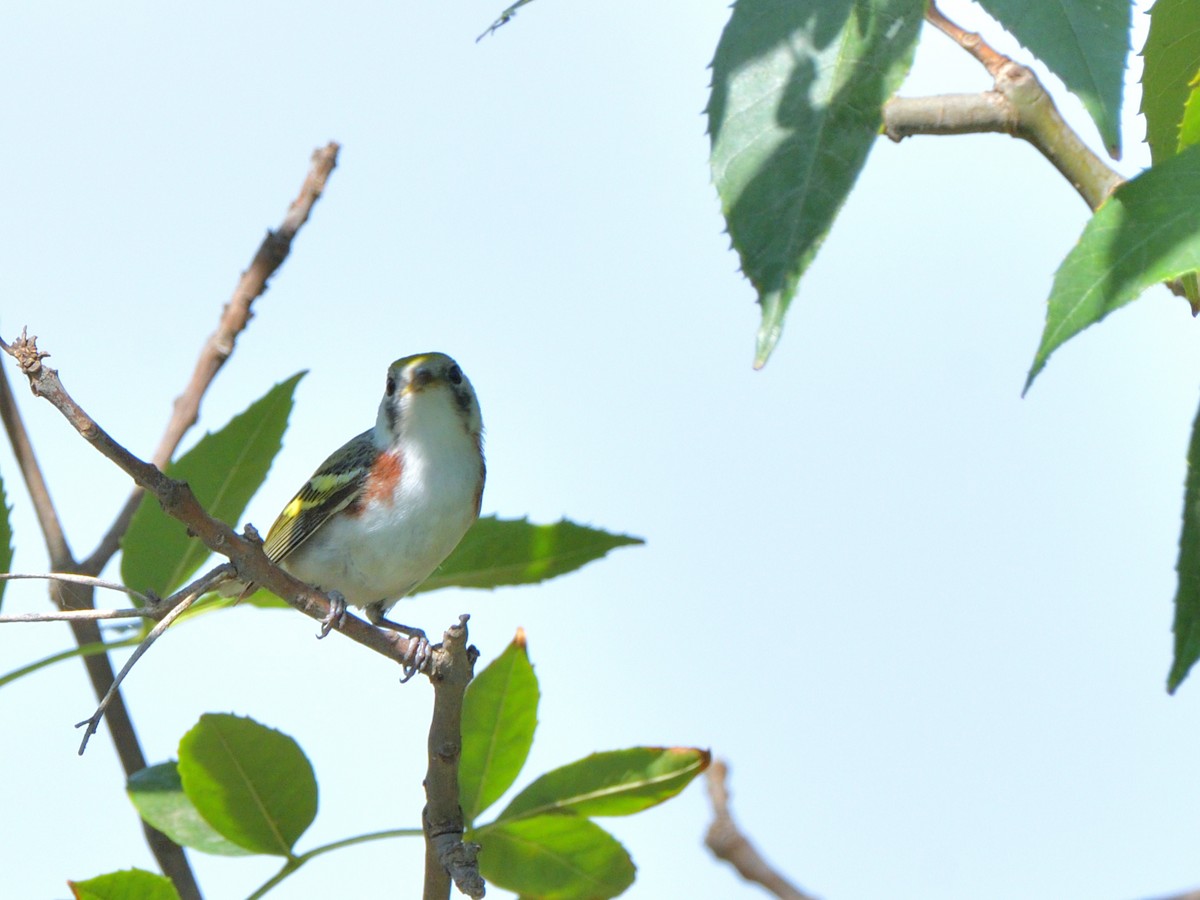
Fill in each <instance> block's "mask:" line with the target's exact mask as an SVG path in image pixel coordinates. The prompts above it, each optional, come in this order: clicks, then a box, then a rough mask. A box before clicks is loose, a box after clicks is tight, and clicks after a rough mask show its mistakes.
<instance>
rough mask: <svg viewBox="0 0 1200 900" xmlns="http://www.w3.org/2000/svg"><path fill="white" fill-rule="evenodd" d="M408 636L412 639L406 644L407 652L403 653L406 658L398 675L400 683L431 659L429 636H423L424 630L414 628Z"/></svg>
mask: <svg viewBox="0 0 1200 900" xmlns="http://www.w3.org/2000/svg"><path fill="white" fill-rule="evenodd" d="M409 637H410V638H411V639H412V640H410V642H409V645H408V653H407V654H405V655H406V657H407V660H406V661H405V663H404V673H403V675H401V677H400V683H401V684H404V682H406V681H408V680H409V679H410V678H412V677H413V676H414V675H416V674H417V673H418V672H420V671H421V670H422V669H424V668H425V667H426V666H427V665H428V664H429V661H430V660H431V659H433V648H432V647H431V646H430V645H429V638H427V637H425V632H423V631H421V630H419V629H416V628H414V629H413V633H412V634H410V635H409Z"/></svg>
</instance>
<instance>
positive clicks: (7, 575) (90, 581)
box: [0, 572, 156, 622]
mask: <svg viewBox="0 0 1200 900" xmlns="http://www.w3.org/2000/svg"><path fill="white" fill-rule="evenodd" d="M26 580H30V581H67V582H70V583H72V584H85V585H88V586H89V587H93V588H103V589H105V590H109V591H116V592H118V593H120V594H128V595H129V596H130V597H133V598H134V599H135V600H141V601H142V603H144V604H146V605H150V604H152V603H155V602H156V599H155V598H154V597H150V596H148V595H146V594H143V593H142V592H141V591H135V590H134V589H133V588H128V587H125V585H123V584H117V583H116V582H115V581H105V580H104V579H102V578H96V577H95V576H93V575H78V574H76V573H74V572H50V573H49V574H47V575H26V574H21V573H18V572H0V581H26ZM75 612H80V610H75ZM67 618H70V617H67ZM93 618H95V617H93ZM2 621H5V618H4V617H3V616H0V622H2ZM13 621H17V620H15V619H14V620H13ZM20 621H22V622H35V621H50V620H49V619H46V620H38V619H21V620H20Z"/></svg>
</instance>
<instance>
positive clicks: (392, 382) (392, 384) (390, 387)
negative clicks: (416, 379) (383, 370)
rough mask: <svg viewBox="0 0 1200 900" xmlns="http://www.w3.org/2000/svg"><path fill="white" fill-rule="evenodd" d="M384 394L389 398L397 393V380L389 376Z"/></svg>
mask: <svg viewBox="0 0 1200 900" xmlns="http://www.w3.org/2000/svg"><path fill="white" fill-rule="evenodd" d="M384 392H385V393H386V394H387V395H388V396H389V397H390V396H392V395H393V394H394V393H396V379H395V378H393V377H392V376H391V375H389V376H388V380H387V387H386V388H384Z"/></svg>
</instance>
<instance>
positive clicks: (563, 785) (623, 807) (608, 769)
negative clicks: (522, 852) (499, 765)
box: [496, 747, 712, 823]
mask: <svg viewBox="0 0 1200 900" xmlns="http://www.w3.org/2000/svg"><path fill="white" fill-rule="evenodd" d="M711 761H712V756H711V754H709V752H708V751H707V750H697V749H695V748H694V747H634V748H632V749H630V750H610V751H608V752H607V753H593V754H592V755H591V756H586V757H584V758H583V759H581V760H578V761H577V762H573V763H570V764H569V765H565V766H563V767H562V768H559V769H555V770H554V771H552V772H547V773H546V774H545V775H543V776H542V777H541V778H539V779H537V781H535V782H533V784H531V785H529V787H527V788H525V790H523V791H521V793H520V794H518V795H517V796H516V797H514V798H513V801H512V803H510V804H508V807H507V808H506V809H505V810H504V812H502V813H500V815H499V817H498V818H497V819H496V821H497V822H498V823H499V822H506V821H509V820H512V819H517V818H525V817H528V816H539V815H543V814H547V813H555V812H571V813H575V814H577V815H581V816H627V815H629V814H631V813H636V812H641V811H642V810H643V809H647V808H649V807H651V806H656V805H657V804H659V803H662V802H663V801H664V800H669V799H670V798H671V797H674V796H675V795H676V794H678V793H679V792H680V791H682V790H683V789H684V788H685V787H687V786H688V784H689V783H690V782H691V780H692V779H693V778H695V777H696V776H697V775H699V774H700V773H701V772H703V771H704V770H705V769H707V768H708V764H709V762H711Z"/></svg>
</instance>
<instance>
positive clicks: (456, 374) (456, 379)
mask: <svg viewBox="0 0 1200 900" xmlns="http://www.w3.org/2000/svg"><path fill="white" fill-rule="evenodd" d="M446 377H447V378H449V379H450V383H451V384H462V369H460V368H459V367H458V366H451V367H450V369H449V371H447V372H446Z"/></svg>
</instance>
